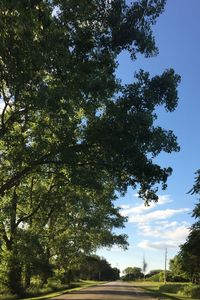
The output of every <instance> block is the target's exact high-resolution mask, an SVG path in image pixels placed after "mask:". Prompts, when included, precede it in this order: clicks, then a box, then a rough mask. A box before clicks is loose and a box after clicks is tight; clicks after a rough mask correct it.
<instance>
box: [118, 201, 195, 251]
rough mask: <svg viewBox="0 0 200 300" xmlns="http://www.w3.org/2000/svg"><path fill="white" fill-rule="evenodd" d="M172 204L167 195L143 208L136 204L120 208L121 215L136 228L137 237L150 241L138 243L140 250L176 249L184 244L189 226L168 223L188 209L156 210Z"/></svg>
mask: <svg viewBox="0 0 200 300" xmlns="http://www.w3.org/2000/svg"><path fill="white" fill-rule="evenodd" d="M172 202H173V201H172V199H171V198H170V196H169V195H162V196H159V201H158V202H156V203H155V202H153V203H150V206H144V203H142V204H141V203H137V204H136V205H135V206H130V205H123V206H121V208H122V214H123V215H124V216H127V217H128V220H129V223H133V224H134V225H135V226H136V228H137V235H138V236H140V237H141V236H143V237H147V238H149V239H150V240H143V241H142V242H140V243H139V244H138V246H139V247H140V248H144V249H145V248H148V249H164V248H177V247H178V246H179V245H180V244H183V243H184V242H185V240H186V238H187V236H188V234H189V226H190V224H189V223H187V222H185V221H182V222H178V221H177V220H173V219H172V220H171V221H169V219H170V218H173V217H175V216H177V215H181V214H183V215H184V214H186V213H188V212H189V211H190V209H189V208H170V207H166V208H165V209H158V207H159V208H160V206H162V205H167V204H169V203H172ZM151 239H152V240H151ZM156 240H157V241H156Z"/></svg>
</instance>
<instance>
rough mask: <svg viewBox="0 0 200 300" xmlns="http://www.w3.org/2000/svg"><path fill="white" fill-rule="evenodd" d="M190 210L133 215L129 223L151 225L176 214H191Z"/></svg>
mask: <svg viewBox="0 0 200 300" xmlns="http://www.w3.org/2000/svg"><path fill="white" fill-rule="evenodd" d="M189 211H190V209H189V208H180V209H165V210H155V211H153V212H150V213H147V214H136V215H135V214H132V215H130V216H129V222H133V223H149V222H152V221H157V220H164V219H168V218H171V217H173V216H174V215H176V214H180V213H185V212H189Z"/></svg>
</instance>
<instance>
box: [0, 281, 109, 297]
mask: <svg viewBox="0 0 200 300" xmlns="http://www.w3.org/2000/svg"><path fill="white" fill-rule="evenodd" d="M101 283H105V281H90V280H82V281H78V282H74V283H73V284H72V285H71V286H74V287H72V288H70V287H67V286H66V287H65V288H62V289H60V290H59V291H58V290H56V291H53V290H52V291H51V292H46V293H45V290H41V291H40V292H39V293H38V295H37V296H36V295H32V296H31V295H29V296H27V297H24V298H18V297H17V296H14V295H10V294H4V295H0V300H45V299H50V298H54V297H57V296H60V295H62V294H64V293H70V292H73V291H78V290H81V289H84V288H88V287H91V286H94V285H96V284H101Z"/></svg>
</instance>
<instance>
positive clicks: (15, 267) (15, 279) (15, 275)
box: [7, 250, 23, 295]
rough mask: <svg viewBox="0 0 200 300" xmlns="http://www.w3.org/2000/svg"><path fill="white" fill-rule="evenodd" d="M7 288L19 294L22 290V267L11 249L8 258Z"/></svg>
mask: <svg viewBox="0 0 200 300" xmlns="http://www.w3.org/2000/svg"><path fill="white" fill-rule="evenodd" d="M7 269H8V273H7V274H8V275H7V278H8V288H9V290H10V292H11V293H12V294H17V295H21V294H22V292H23V289H22V281H21V275H22V268H21V264H20V262H19V260H18V257H17V253H16V251H13V250H11V251H10V253H9V258H8V265H7Z"/></svg>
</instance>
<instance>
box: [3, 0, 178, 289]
mask: <svg viewBox="0 0 200 300" xmlns="http://www.w3.org/2000/svg"><path fill="white" fill-rule="evenodd" d="M164 5H165V1H164V0H159V1H158V0H151V1H148V0H139V1H134V2H133V3H132V4H130V5H127V4H125V1H122V0H113V1H101V0H100V1H99V0H98V1H97V0H92V1H87V0H84V1H77V0H67V1H66V0H51V1H50V0H29V1H28V0H22V1H21V0H16V1H10V0H4V1H1V3H0V107H1V109H0V171H1V178H0V197H1V206H0V235H1V241H2V242H1V248H2V253H6V255H4V254H2V253H1V255H4V260H5V261H6V266H7V267H6V275H5V274H4V275H5V277H6V278H7V284H8V286H9V287H10V289H11V291H12V292H13V293H20V292H21V290H22V288H23V285H24V283H23V281H26V284H25V285H27V286H28V285H29V284H30V278H31V276H33V275H34V274H36V273H37V272H39V270H38V269H37V267H36V265H37V266H39V265H40V263H38V264H37V263H36V261H30V260H28V256H27V253H29V251H30V249H31V251H32V252H31V253H37V255H33V256H34V257H35V259H36V260H37V262H39V261H42V260H43V257H46V265H48V266H49V267H48V268H47V269H49V270H50V269H51V265H52V263H55V264H58V263H60V264H62V265H68V266H70V264H73V263H76V259H75V257H76V258H77V255H75V254H77V253H78V255H80V256H81V255H82V254H83V253H84V254H85V253H86V254H87V253H90V252H91V251H94V250H95V249H96V248H97V247H99V246H111V245H112V244H114V243H116V244H118V245H121V246H126V245H127V242H126V236H124V235H117V234H115V233H114V232H113V229H114V228H120V227H123V223H124V221H125V218H123V217H122V216H121V215H120V212H119V209H118V208H115V207H114V204H113V201H114V199H115V198H116V196H115V192H116V191H119V192H121V193H125V192H126V189H127V187H128V186H132V187H133V188H136V187H137V186H138V187H139V195H140V197H142V198H143V199H144V201H145V203H146V204H148V202H149V201H152V200H154V201H157V199H158V197H157V195H156V191H157V188H158V185H159V184H161V185H162V188H163V189H164V188H166V181H167V178H168V176H169V175H170V174H171V172H172V169H171V168H170V167H168V166H166V167H161V166H159V165H158V164H157V163H155V161H154V158H155V157H156V156H157V155H158V154H159V153H161V152H162V151H164V152H167V153H170V152H172V151H178V150H179V146H178V144H177V141H176V137H175V135H174V134H173V132H172V131H171V130H169V131H167V130H165V129H163V128H161V127H160V126H158V125H156V124H155V120H156V119H157V114H156V109H157V107H158V106H160V105H162V106H164V107H165V109H166V111H169V112H171V111H173V110H174V109H175V108H176V106H177V102H178V96H177V85H178V83H179V81H180V77H179V76H178V75H177V74H175V72H174V70H172V69H168V70H165V71H164V72H163V73H162V74H161V75H157V76H154V77H151V76H150V74H149V73H147V72H145V71H143V70H140V71H138V72H137V73H136V75H135V79H134V81H133V83H131V84H127V85H123V84H122V83H121V81H120V79H119V78H116V74H115V70H116V68H117V65H118V55H119V54H120V53H121V52H122V51H127V52H128V53H129V54H130V55H131V58H132V59H133V60H134V59H136V57H137V54H138V53H141V54H144V55H145V56H146V57H148V56H153V55H155V54H157V52H158V49H157V47H156V45H155V40H154V37H153V34H152V29H151V27H152V25H153V24H154V23H155V22H156V19H157V17H158V16H159V15H160V13H162V11H163V10H164ZM32 244H34V247H32ZM55 257H56V260H57V261H56V262H55ZM47 273H48V272H47ZM50 273H51V272H49V273H48V274H50Z"/></svg>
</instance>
